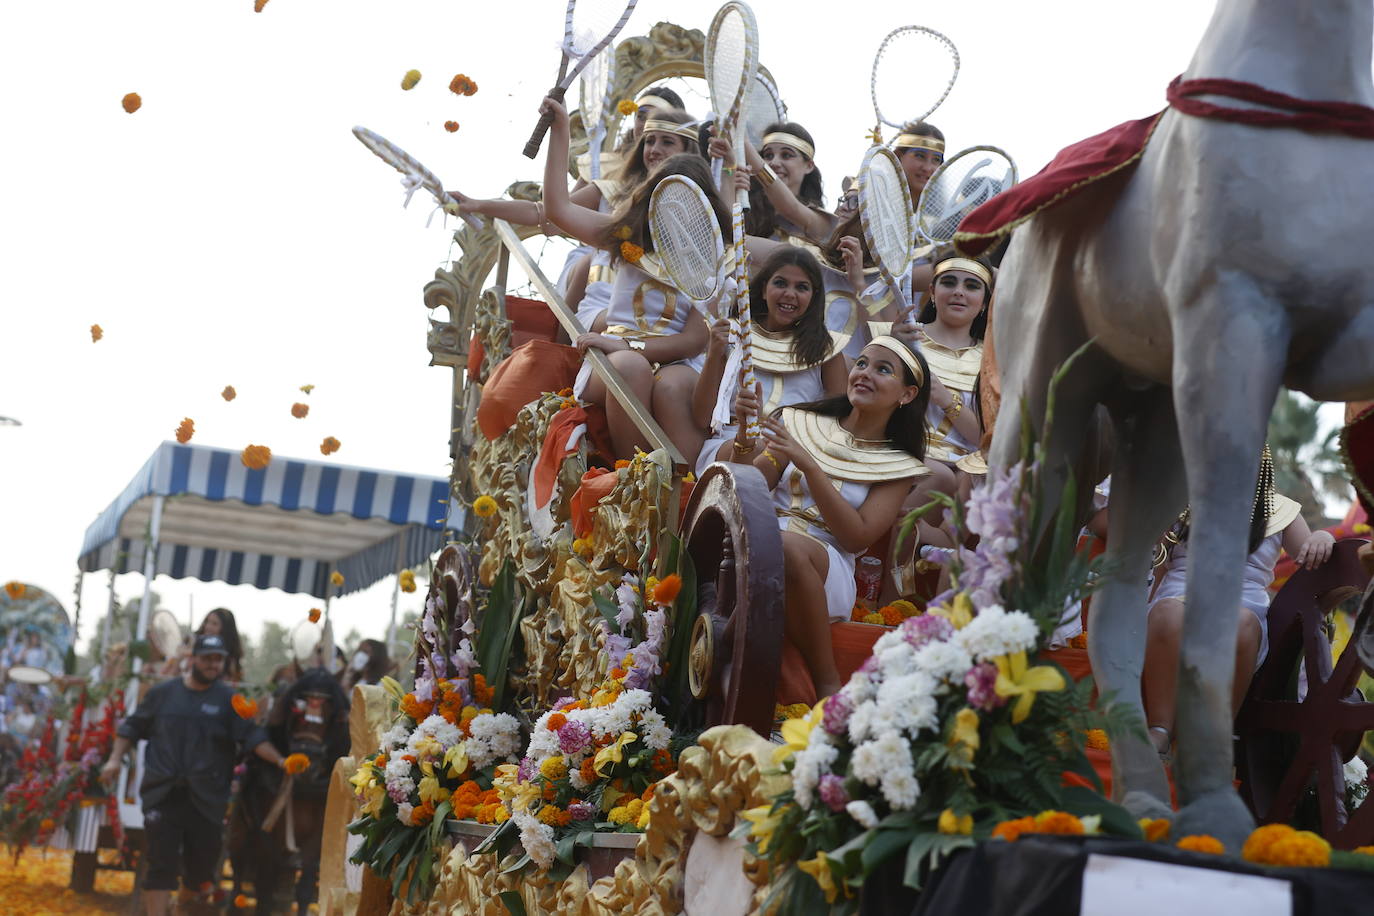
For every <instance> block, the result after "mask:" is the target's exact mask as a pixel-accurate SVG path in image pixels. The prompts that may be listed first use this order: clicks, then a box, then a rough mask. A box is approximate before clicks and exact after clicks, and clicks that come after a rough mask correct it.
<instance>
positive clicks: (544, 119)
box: [524, 86, 568, 159]
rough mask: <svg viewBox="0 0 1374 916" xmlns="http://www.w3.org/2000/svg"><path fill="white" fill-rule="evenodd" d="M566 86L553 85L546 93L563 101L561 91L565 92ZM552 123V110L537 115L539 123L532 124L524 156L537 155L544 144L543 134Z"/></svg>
mask: <svg viewBox="0 0 1374 916" xmlns="http://www.w3.org/2000/svg"><path fill="white" fill-rule="evenodd" d="M567 91H568V90H567V87H566V86H554V87H553V88H552V89H550V90H549V91H548V92H547V93H546V95H547V96H548V97H549V98H551V99H556V100H558V101H560V102H561V101H563V93H565V92H567ZM552 123H553V112H551V111H548V112H545V113H544V114H542V115H540V116H539V123H538V124H536V125H534V133H532V134H530V139H529V142H527V143H526V144H525V149H524V153H525V158H526V159H533V158H534V157H535V156H538V155H539V147H541V146H543V145H544V135H545V134H546V133H548V132H549V125H550V124H552Z"/></svg>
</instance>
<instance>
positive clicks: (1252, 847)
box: [1241, 824, 1331, 867]
mask: <svg viewBox="0 0 1374 916" xmlns="http://www.w3.org/2000/svg"><path fill="white" fill-rule="evenodd" d="M1273 828H1282V829H1273ZM1261 831H1264V832H1263V833H1261ZM1241 855H1242V856H1244V858H1245V860H1246V861H1247V862H1254V863H1256V864H1257V865H1287V866H1307V867H1316V866H1326V865H1330V864H1331V844H1330V843H1328V842H1326V840H1324V839H1322V838H1321V837H1319V836H1317V835H1316V834H1315V833H1313V832H1312V831H1310V830H1294V829H1293V828H1292V827H1289V826H1288V825H1287V824H1266V825H1264V826H1263V827H1259V828H1257V829H1256V830H1255V832H1254V833H1252V834H1250V838H1249V839H1248V840H1246V841H1245V847H1244V849H1243V850H1242V851H1241Z"/></svg>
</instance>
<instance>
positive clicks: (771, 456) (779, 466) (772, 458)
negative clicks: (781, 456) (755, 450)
mask: <svg viewBox="0 0 1374 916" xmlns="http://www.w3.org/2000/svg"><path fill="white" fill-rule="evenodd" d="M763 457H765V458H767V459H768V460H769V461H771V462H773V467H775V468H777V469H778V473H779V474H781V473H782V464H781V463H780V462H779V461H778V458H777V456H776V455H774V454H773V453H772V452H770V451H768V449H764V450H763Z"/></svg>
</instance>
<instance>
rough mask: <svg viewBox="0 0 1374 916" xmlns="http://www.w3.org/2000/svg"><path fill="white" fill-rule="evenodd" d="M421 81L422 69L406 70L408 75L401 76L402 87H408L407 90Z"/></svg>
mask: <svg viewBox="0 0 1374 916" xmlns="http://www.w3.org/2000/svg"><path fill="white" fill-rule="evenodd" d="M419 82H420V71H419V70H407V71H406V75H405V76H403V77H401V88H402V89H406V90H410V89H414V88H415V86H416V84H417V83H419Z"/></svg>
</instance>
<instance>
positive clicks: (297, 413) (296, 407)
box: [291, 401, 310, 420]
mask: <svg viewBox="0 0 1374 916" xmlns="http://www.w3.org/2000/svg"><path fill="white" fill-rule="evenodd" d="M308 413H310V405H309V404H302V403H301V402H300V401H297V402H296V403H294V404H292V405H291V416H293V417H295V418H296V419H297V420H302V419H304V418H305V415H306V414H308Z"/></svg>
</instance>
